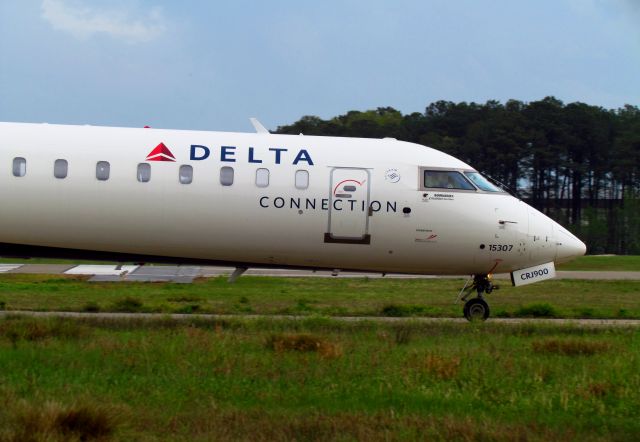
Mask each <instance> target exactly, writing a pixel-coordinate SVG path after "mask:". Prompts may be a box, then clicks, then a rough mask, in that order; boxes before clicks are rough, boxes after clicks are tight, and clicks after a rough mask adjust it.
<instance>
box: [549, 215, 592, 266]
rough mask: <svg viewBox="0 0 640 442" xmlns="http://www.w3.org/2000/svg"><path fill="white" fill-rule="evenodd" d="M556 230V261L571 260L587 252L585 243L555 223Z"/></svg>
mask: <svg viewBox="0 0 640 442" xmlns="http://www.w3.org/2000/svg"><path fill="white" fill-rule="evenodd" d="M555 231H556V245H557V249H556V262H557V263H562V262H567V261H571V260H572V259H574V258H577V257H578V256H582V255H584V254H585V253H586V252H587V246H586V245H585V243H583V242H582V241H580V240H579V239H578V238H576V237H575V236H574V235H573V234H571V233H570V232H569V231H567V230H565V229H564V228H563V227H561V226H560V225H559V224H556V225H555Z"/></svg>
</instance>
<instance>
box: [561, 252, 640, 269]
mask: <svg viewBox="0 0 640 442" xmlns="http://www.w3.org/2000/svg"><path fill="white" fill-rule="evenodd" d="M558 270H587V271H594V272H597V271H618V272H640V256H630V255H629V256H627V255H611V256H606V255H594V256H581V257H579V258H576V259H575V260H573V261H571V262H568V263H566V264H560V265H559V266H558Z"/></svg>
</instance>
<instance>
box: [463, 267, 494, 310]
mask: <svg viewBox="0 0 640 442" xmlns="http://www.w3.org/2000/svg"><path fill="white" fill-rule="evenodd" d="M468 284H469V282H467V284H465V286H464V287H463V288H462V290H461V291H460V294H459V295H458V300H462V301H465V304H464V308H463V310H462V311H463V313H464V317H465V318H467V320H468V321H485V320H486V319H487V318H488V317H489V314H490V313H491V310H490V309H489V304H487V302H486V301H485V300H484V295H485V293H486V294H489V293H491V292H492V291H494V290H497V289H498V288H499V287H498V286H497V285H494V284H493V282H491V275H474V277H473V283H472V284H471V285H470V286H469V287H467V285H468ZM474 291H475V292H476V293H477V297H475V298H471V299H469V300H468V301H467V298H468V297H469V296H470V295H471V294H472V293H473V292H474Z"/></svg>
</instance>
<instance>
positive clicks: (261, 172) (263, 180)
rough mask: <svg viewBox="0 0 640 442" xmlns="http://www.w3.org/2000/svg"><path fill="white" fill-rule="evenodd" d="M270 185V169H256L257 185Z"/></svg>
mask: <svg viewBox="0 0 640 442" xmlns="http://www.w3.org/2000/svg"><path fill="white" fill-rule="evenodd" d="M268 185H269V169H258V170H256V186H258V187H267V186H268Z"/></svg>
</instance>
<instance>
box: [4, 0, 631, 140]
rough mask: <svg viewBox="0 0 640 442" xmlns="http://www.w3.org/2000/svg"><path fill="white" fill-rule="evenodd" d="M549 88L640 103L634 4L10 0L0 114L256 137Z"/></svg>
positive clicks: (567, 95)
mask: <svg viewBox="0 0 640 442" xmlns="http://www.w3.org/2000/svg"><path fill="white" fill-rule="evenodd" d="M549 95H553V96H555V97H557V98H559V99H561V100H563V101H564V102H566V103H569V102H574V101H581V102H585V103H588V104H592V105H598V106H602V107H605V108H608V109H615V108H619V107H622V106H624V105H625V104H631V105H636V106H637V105H640V0H536V1H531V0H485V1H477V0H341V1H335V0H324V1H313V2H311V1H300V0H297V1H294V0H270V1H257V0H256V1H250V0H235V1H232V2H213V1H206V0H202V1H200V0H183V1H180V2H177V1H171V2H163V1H159V0H109V1H101V0H90V1H79V0H0V121H22V122H48V123H63V124H93V125H105V126H126V127H142V126H144V125H149V126H152V127H163V128H175V129H196V130H228V131H243V132H246V131H251V130H252V127H251V125H250V123H249V120H248V118H249V117H257V118H258V119H259V120H260V121H261V122H262V123H263V124H264V125H265V126H266V127H267V128H269V129H275V128H277V126H279V125H285V124H290V123H293V122H294V121H296V120H298V119H299V118H300V117H302V116H304V115H317V116H320V117H322V118H330V117H333V116H336V115H339V114H343V113H346V112H348V111H350V110H362V111H364V110H367V109H375V108H377V107H385V106H392V107H394V108H396V109H398V110H400V111H402V112H403V113H411V112H424V110H425V108H426V106H428V105H429V104H430V103H432V102H434V101H437V100H448V101H454V102H458V101H467V102H470V101H475V102H485V101H487V100H491V99H496V100H500V101H503V102H504V101H506V100H508V99H512V98H513V99H518V100H522V101H533V100H539V99H542V98H544V97H545V96H549Z"/></svg>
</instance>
